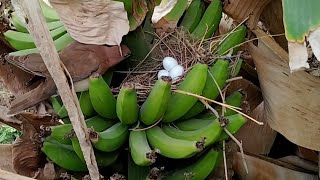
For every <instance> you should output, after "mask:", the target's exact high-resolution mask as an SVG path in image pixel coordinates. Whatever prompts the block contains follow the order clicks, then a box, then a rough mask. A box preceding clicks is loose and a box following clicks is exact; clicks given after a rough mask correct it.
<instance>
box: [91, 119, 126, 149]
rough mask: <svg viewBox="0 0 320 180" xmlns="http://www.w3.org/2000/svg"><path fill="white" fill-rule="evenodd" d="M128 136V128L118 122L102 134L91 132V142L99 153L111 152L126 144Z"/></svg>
mask: <svg viewBox="0 0 320 180" xmlns="http://www.w3.org/2000/svg"><path fill="white" fill-rule="evenodd" d="M128 135H129V133H128V126H127V125H125V124H121V123H120V122H118V123H116V124H115V125H113V126H111V127H110V128H108V129H106V130H104V131H103V132H92V134H91V142H92V144H93V146H94V147H95V148H96V149H98V150H100V151H103V152H112V151H115V150H117V149H119V148H120V147H121V146H122V145H123V144H124V143H125V142H126V140H127V139H128Z"/></svg>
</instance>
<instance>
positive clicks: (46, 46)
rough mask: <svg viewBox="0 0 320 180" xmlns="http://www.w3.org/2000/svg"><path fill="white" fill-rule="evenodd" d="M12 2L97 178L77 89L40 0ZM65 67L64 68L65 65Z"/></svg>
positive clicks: (85, 157) (96, 179) (95, 165)
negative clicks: (60, 55) (57, 47)
mask: <svg viewBox="0 0 320 180" xmlns="http://www.w3.org/2000/svg"><path fill="white" fill-rule="evenodd" d="M12 4H13V5H14V6H15V9H16V11H18V14H19V13H21V15H22V18H21V19H25V20H27V22H28V23H26V24H27V28H28V30H29V32H30V34H31V36H32V37H33V39H34V42H35V44H36V46H37V48H38V49H39V53H40V55H41V57H42V59H43V61H44V63H45V65H46V66H47V69H48V71H49V73H50V75H51V77H52V78H53V80H54V82H55V84H56V86H57V89H58V92H59V94H60V95H61V99H62V102H63V104H64V105H65V107H66V109H67V111H68V114H69V117H70V121H71V123H72V126H73V128H74V130H75V132H76V135H77V137H78V139H79V143H80V147H81V150H82V152H83V155H84V159H85V161H86V164H87V167H88V170H89V174H90V178H91V179H93V180H98V179H99V178H100V176H99V170H98V166H97V163H96V159H95V156H94V152H93V148H92V145H91V142H90V140H89V134H88V132H87V131H86V129H87V128H86V124H85V121H84V117H83V114H82V112H81V109H80V107H79V102H78V100H77V96H76V93H75V91H74V90H71V89H70V87H69V84H68V81H67V77H66V75H65V73H64V70H63V65H62V62H61V60H60V58H59V55H58V52H57V50H56V48H55V46H54V43H53V40H52V37H51V35H50V32H49V29H48V27H47V25H46V23H45V19H44V16H43V14H42V11H41V8H40V5H39V2H37V0H13V1H12ZM65 71H67V70H66V69H65Z"/></svg>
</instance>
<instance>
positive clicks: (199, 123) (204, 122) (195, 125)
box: [174, 117, 212, 131]
mask: <svg viewBox="0 0 320 180" xmlns="http://www.w3.org/2000/svg"><path fill="white" fill-rule="evenodd" d="M211 122H212V117H210V118H205V119H197V118H194V119H188V120H184V121H181V122H178V123H175V124H174V125H175V126H176V127H177V128H179V129H180V130H181V131H195V130H198V129H201V128H203V127H206V126H208V125H209V124H210V123H211Z"/></svg>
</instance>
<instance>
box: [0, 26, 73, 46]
mask: <svg viewBox="0 0 320 180" xmlns="http://www.w3.org/2000/svg"><path fill="white" fill-rule="evenodd" d="M66 32H67V31H66V29H65V28H64V26H61V27H59V28H57V29H55V30H52V31H50V34H51V37H52V39H53V40H56V39H58V38H59V37H61V36H62V35H64V34H65V33H66ZM3 35H4V37H5V39H6V40H7V41H8V42H9V44H10V45H11V46H12V47H13V48H14V49H16V50H24V49H31V48H35V47H36V45H35V44H34V41H33V38H32V36H31V35H30V34H28V33H23V32H18V31H13V30H8V31H6V32H5V33H3Z"/></svg>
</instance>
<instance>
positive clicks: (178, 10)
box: [163, 0, 189, 24]
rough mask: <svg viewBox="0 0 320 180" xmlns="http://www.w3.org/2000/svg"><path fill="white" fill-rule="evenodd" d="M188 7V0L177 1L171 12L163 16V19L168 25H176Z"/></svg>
mask: <svg viewBox="0 0 320 180" xmlns="http://www.w3.org/2000/svg"><path fill="white" fill-rule="evenodd" d="M188 5H189V2H188V0H179V1H177V3H176V4H175V5H174V7H173V8H172V10H171V11H170V12H169V13H168V14H167V15H165V16H164V17H163V19H164V20H165V21H166V22H168V23H170V24H177V23H178V21H179V19H180V18H181V17H182V15H183V13H184V12H185V10H186V9H187V8H188Z"/></svg>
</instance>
